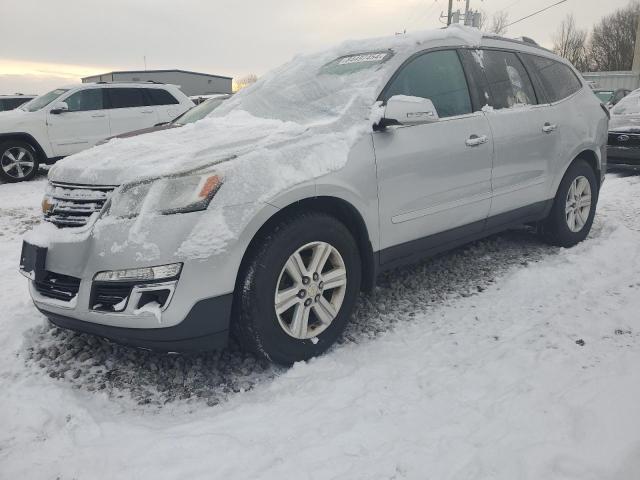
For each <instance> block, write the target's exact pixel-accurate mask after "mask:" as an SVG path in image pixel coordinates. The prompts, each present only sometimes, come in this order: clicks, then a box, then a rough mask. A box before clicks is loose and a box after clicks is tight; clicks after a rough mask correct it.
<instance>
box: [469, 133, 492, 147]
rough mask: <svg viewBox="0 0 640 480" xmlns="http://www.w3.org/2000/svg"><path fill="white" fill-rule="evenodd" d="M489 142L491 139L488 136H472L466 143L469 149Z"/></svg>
mask: <svg viewBox="0 0 640 480" xmlns="http://www.w3.org/2000/svg"><path fill="white" fill-rule="evenodd" d="M487 141H489V139H488V138H487V136H486V135H480V136H478V135H471V136H470V137H469V138H467V140H466V141H465V142H464V143H466V144H467V147H477V146H478V145H482V144H483V143H487Z"/></svg>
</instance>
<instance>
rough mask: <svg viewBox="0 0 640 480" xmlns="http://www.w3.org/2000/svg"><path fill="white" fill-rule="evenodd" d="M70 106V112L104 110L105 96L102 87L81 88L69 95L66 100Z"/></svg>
mask: <svg viewBox="0 0 640 480" xmlns="http://www.w3.org/2000/svg"><path fill="white" fill-rule="evenodd" d="M64 101H65V102H66V103H67V105H68V106H69V111H70V112H87V111H90V110H102V109H103V108H104V97H103V89H102V88H91V89H87V90H80V91H79V92H76V93H74V94H71V95H69V96H68V97H67V98H65V100H64Z"/></svg>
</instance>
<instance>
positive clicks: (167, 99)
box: [145, 88, 180, 105]
mask: <svg viewBox="0 0 640 480" xmlns="http://www.w3.org/2000/svg"><path fill="white" fill-rule="evenodd" d="M145 90H146V91H147V95H149V98H150V99H151V104H152V105H177V104H178V103H180V102H178V100H176V98H175V97H174V96H173V95H171V94H170V93H169V92H167V91H166V90H164V89H163V88H146V89H145Z"/></svg>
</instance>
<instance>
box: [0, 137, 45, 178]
mask: <svg viewBox="0 0 640 480" xmlns="http://www.w3.org/2000/svg"><path fill="white" fill-rule="evenodd" d="M39 167H40V161H39V159H38V152H36V149H35V148H33V146H32V145H31V144H30V143H27V142H23V141H22V140H9V141H7V142H3V143H1V144H0V179H2V180H4V181H5V182H8V183H16V182H25V181H28V180H31V179H33V177H35V176H36V175H37V174H38V168H39Z"/></svg>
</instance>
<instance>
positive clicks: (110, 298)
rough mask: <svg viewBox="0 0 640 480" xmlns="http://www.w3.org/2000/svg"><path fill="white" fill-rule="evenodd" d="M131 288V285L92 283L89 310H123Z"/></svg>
mask: <svg viewBox="0 0 640 480" xmlns="http://www.w3.org/2000/svg"><path fill="white" fill-rule="evenodd" d="M132 288H133V284H132V283H118V282H113V283H94V284H93V288H92V289H91V309H92V310H100V311H106V312H114V311H118V312H119V311H121V310H124V307H125V304H126V300H127V299H128V298H129V295H131V289H132Z"/></svg>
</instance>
